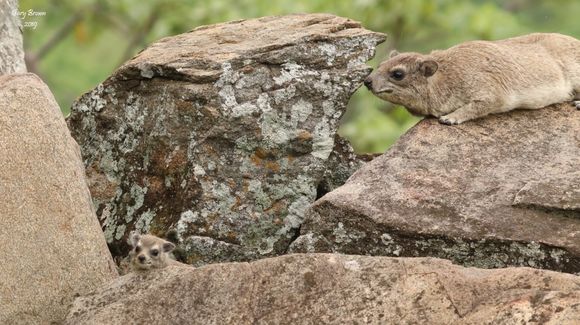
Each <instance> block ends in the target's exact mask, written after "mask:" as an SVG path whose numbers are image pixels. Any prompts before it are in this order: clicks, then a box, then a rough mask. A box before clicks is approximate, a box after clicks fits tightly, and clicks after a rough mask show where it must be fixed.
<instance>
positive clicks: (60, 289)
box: [0, 74, 117, 324]
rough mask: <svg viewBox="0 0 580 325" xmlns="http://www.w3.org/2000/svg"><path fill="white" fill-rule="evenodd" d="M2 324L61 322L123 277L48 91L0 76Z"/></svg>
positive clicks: (27, 78)
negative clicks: (76, 303) (78, 298)
mask: <svg viewBox="0 0 580 325" xmlns="http://www.w3.org/2000/svg"><path fill="white" fill-rule="evenodd" d="M0 247H2V249H1V250H0V261H1V262H0V302H1V303H0V324H49V323H51V322H59V321H62V320H63V319H64V318H65V316H66V312H67V310H68V308H69V304H70V303H71V302H72V300H73V298H74V296H75V295H78V294H86V293H88V292H90V291H92V290H94V289H95V288H97V287H99V286H102V285H103V284H104V283H105V282H108V281H110V280H111V279H113V278H114V277H116V275H117V271H116V269H115V265H114V263H113V260H112V258H111V254H110V253H109V251H108V250H107V245H106V242H105V239H104V236H103V233H102V231H101V229H100V227H99V223H98V221H97V217H96V216H95V212H94V210H93V206H92V202H91V197H90V194H89V190H88V187H87V183H86V181H85V178H84V168H83V165H82V160H81V155H80V152H79V148H78V146H77V144H76V143H75V141H74V140H73V139H72V138H71V136H70V134H69V132H68V130H67V127H66V124H65V121H64V119H63V117H62V114H61V112H60V108H59V107H58V105H57V103H56V101H55V100H54V97H53V96H52V94H51V93H50V90H49V89H48V87H47V86H46V85H45V84H44V83H43V82H42V81H41V80H40V79H39V78H38V77H36V76H35V75H33V74H12V75H5V76H1V77H0Z"/></svg>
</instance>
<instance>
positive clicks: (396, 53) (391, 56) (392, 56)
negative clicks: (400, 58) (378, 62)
mask: <svg viewBox="0 0 580 325" xmlns="http://www.w3.org/2000/svg"><path fill="white" fill-rule="evenodd" d="M397 55H399V52H398V51H397V50H392V51H391V53H389V59H392V58H394V57H395V56H397Z"/></svg>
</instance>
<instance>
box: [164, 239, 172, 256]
mask: <svg viewBox="0 0 580 325" xmlns="http://www.w3.org/2000/svg"><path fill="white" fill-rule="evenodd" d="M174 249H175V244H173V243H171V242H168V241H166V242H164V243H163V251H164V252H165V253H169V252H171V251H172V250H174Z"/></svg>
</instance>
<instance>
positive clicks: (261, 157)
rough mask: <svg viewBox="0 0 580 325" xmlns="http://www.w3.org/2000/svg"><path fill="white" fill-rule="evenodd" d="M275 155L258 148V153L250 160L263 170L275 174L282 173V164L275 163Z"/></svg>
mask: <svg viewBox="0 0 580 325" xmlns="http://www.w3.org/2000/svg"><path fill="white" fill-rule="evenodd" d="M274 157H275V155H274V154H273V153H272V152H269V151H266V150H265V149H263V148H258V149H256V151H255V152H254V153H253V154H252V155H251V156H250V160H251V161H252V163H253V164H254V165H256V166H257V167H261V168H266V169H268V170H271V171H273V172H279V171H280V164H279V163H278V162H277V161H273V160H270V159H273V158H274Z"/></svg>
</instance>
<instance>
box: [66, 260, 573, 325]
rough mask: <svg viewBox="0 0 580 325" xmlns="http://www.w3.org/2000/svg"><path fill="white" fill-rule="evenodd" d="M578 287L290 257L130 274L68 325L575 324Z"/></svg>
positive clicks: (445, 265)
mask: <svg viewBox="0 0 580 325" xmlns="http://www.w3.org/2000/svg"><path fill="white" fill-rule="evenodd" d="M579 288H580V277H578V276H574V275H570V274H563V273H557V272H551V271H540V270H534V269H530V268H508V269H502V270H482V269H475V268H463V267H460V266H457V265H452V264H451V263H450V262H449V261H445V260H439V259H434V258H389V257H368V256H349V255H338V254H297V255H286V256H281V257H275V258H267V259H263V260H259V261H255V262H252V263H227V264H213V265H207V266H204V267H201V268H198V269H194V268H183V267H181V268H179V267H168V268H166V269H163V270H162V271H159V272H149V273H130V274H128V275H126V276H123V277H120V278H118V279H117V280H115V281H114V282H112V283H110V284H109V285H107V286H105V287H103V288H101V289H100V290H98V291H96V292H94V293H92V294H91V295H88V296H85V297H80V298H78V299H76V300H75V302H74V305H73V307H72V308H71V310H70V311H69V314H68V317H67V320H66V323H67V324H169V323H171V324H290V323H292V324H478V325H480V324H558V325H562V324H570V325H571V324H578V321H580V304H578V301H579V299H580V290H579Z"/></svg>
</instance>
